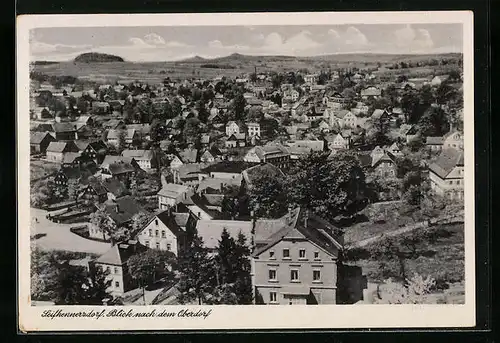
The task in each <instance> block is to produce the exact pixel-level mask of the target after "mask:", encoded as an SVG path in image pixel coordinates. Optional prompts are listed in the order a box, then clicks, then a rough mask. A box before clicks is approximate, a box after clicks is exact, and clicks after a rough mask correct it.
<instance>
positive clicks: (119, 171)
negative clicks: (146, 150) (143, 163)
mask: <svg viewBox="0 0 500 343" xmlns="http://www.w3.org/2000/svg"><path fill="white" fill-rule="evenodd" d="M106 158H108V156H106ZM106 158H105V159H104V161H103V163H102V164H101V167H100V169H101V178H102V179H107V178H111V177H112V178H116V179H118V180H120V181H122V182H123V183H125V185H126V186H127V187H130V186H132V184H135V177H136V175H137V174H138V173H140V171H141V169H140V167H139V165H138V164H137V162H136V161H135V160H134V159H133V158H126V157H122V158H121V159H116V160H115V161H113V162H111V163H109V164H107V163H108V162H107V161H106ZM105 162H106V163H105Z"/></svg>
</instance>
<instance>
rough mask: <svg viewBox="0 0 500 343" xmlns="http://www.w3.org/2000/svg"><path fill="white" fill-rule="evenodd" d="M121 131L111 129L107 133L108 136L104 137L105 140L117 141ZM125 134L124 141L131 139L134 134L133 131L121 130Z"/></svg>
mask: <svg viewBox="0 0 500 343" xmlns="http://www.w3.org/2000/svg"><path fill="white" fill-rule="evenodd" d="M120 131H121V130H114V129H111V130H109V131H108V135H107V136H106V138H107V139H118V136H119V133H120ZM123 131H124V132H125V139H132V138H133V137H134V134H135V130H134V129H126V130H123Z"/></svg>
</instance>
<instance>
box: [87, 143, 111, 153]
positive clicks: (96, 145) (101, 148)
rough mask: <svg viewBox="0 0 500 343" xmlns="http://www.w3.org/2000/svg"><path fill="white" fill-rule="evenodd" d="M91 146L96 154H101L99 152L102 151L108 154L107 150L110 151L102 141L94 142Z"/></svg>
mask: <svg viewBox="0 0 500 343" xmlns="http://www.w3.org/2000/svg"><path fill="white" fill-rule="evenodd" d="M89 145H90V146H91V147H92V149H94V151H96V152H99V151H102V152H104V153H105V152H106V150H107V149H108V147H107V146H106V143H104V142H103V141H102V140H98V141H94V142H90V143H89Z"/></svg>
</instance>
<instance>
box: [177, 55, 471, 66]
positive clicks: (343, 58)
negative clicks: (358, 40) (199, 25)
mask: <svg viewBox="0 0 500 343" xmlns="http://www.w3.org/2000/svg"><path fill="white" fill-rule="evenodd" d="M460 55H461V54H459V53H444V54H426V55H418V54H415V55H405V54H380V53H350V54H331V55H318V56H282V55H273V56H270V55H260V56H259V55H242V54H238V53H234V54H231V55H228V56H223V57H216V58H201V57H199V56H196V57H193V58H190V59H186V60H183V61H181V62H210V63H212V62H213V63H227V64H230V63H256V62H262V63H266V62H294V61H303V62H331V63H350V62H354V63H355V62H371V63H374V62H380V63H391V62H394V61H401V60H404V61H422V60H427V59H431V58H439V57H459V56H460Z"/></svg>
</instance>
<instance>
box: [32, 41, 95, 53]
mask: <svg viewBox="0 0 500 343" xmlns="http://www.w3.org/2000/svg"><path fill="white" fill-rule="evenodd" d="M88 48H90V45H67V44H49V43H44V42H40V41H37V40H35V39H33V40H32V41H31V42H30V53H31V54H32V55H44V54H49V53H70V52H74V51H80V50H82V49H88Z"/></svg>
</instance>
